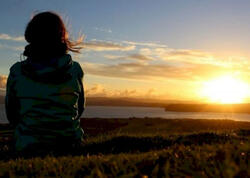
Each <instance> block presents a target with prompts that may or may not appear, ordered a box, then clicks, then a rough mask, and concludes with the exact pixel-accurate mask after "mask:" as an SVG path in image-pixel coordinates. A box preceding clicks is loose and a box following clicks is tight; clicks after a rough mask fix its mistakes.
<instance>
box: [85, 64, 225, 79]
mask: <svg viewBox="0 0 250 178" xmlns="http://www.w3.org/2000/svg"><path fill="white" fill-rule="evenodd" d="M82 66H83V68H84V69H85V71H86V73H87V74H91V75H97V76H105V77H112V78H125V79H137V80H166V79H178V80H201V79H208V78H211V77H214V76H218V75H220V74H225V73H228V72H229V71H230V69H228V68H225V67H223V66H217V65H212V64H193V63H182V65H179V66H177V65H173V64H145V63H140V62H131V63H119V64H93V63H88V62H86V63H82Z"/></svg>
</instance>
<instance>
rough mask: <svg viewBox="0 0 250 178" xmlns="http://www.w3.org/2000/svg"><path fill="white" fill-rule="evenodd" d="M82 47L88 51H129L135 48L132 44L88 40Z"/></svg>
mask: <svg viewBox="0 0 250 178" xmlns="http://www.w3.org/2000/svg"><path fill="white" fill-rule="evenodd" d="M83 47H84V49H86V50H90V51H131V50H134V49H135V46H134V45H126V46H125V45H122V44H118V43H114V42H110V41H97V40H94V41H89V42H85V43H84V44H83Z"/></svg>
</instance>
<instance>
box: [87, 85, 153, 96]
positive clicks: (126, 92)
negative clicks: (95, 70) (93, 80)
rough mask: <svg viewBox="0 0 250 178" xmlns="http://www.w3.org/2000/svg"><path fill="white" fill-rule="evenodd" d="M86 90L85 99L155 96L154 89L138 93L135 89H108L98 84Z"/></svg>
mask: <svg viewBox="0 0 250 178" xmlns="http://www.w3.org/2000/svg"><path fill="white" fill-rule="evenodd" d="M85 88H87V90H86V91H85V94H86V96H87V97H117V98H119V97H126V98H127V97H128V98H134V97H143V98H150V97H155V96H157V95H158V94H157V92H156V89H154V88H150V89H148V90H146V91H145V92H141V91H140V92H139V91H138V90H136V89H119V90H118V89H110V88H108V87H106V88H105V87H104V86H103V85H100V84H94V85H93V86H91V87H90V88H88V87H85Z"/></svg>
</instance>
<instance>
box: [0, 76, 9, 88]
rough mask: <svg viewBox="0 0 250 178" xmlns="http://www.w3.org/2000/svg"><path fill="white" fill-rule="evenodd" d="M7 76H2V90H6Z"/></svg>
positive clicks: (0, 80)
mask: <svg viewBox="0 0 250 178" xmlns="http://www.w3.org/2000/svg"><path fill="white" fill-rule="evenodd" d="M6 83H7V76H5V75H0V88H6Z"/></svg>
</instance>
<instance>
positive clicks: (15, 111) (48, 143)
mask: <svg viewBox="0 0 250 178" xmlns="http://www.w3.org/2000/svg"><path fill="white" fill-rule="evenodd" d="M46 20H47V21H51V22H50V23H49V24H50V25H51V28H52V29H51V31H50V26H48V27H46V29H47V32H46V34H43V35H42V36H46V35H47V36H49V37H50V38H47V39H46V40H51V43H50V41H46V40H45V37H44V38H43V39H41V38H40V36H39V33H43V31H41V30H40V29H39V25H42V26H44V24H41V23H40V22H47V21H46ZM55 23H57V25H55ZM33 26H35V27H33ZM55 28H56V29H55ZM57 28H58V29H57ZM36 30H37V31H36ZM57 33H58V34H57ZM25 38H26V40H27V41H28V42H29V44H28V45H27V46H26V48H25V52H24V55H26V56H27V59H26V60H24V61H22V62H17V63H16V64H14V65H13V66H12V67H11V69H10V74H9V77H8V82H7V94H6V113H7V118H8V120H9V121H10V123H11V124H12V125H13V126H15V139H16V150H17V151H23V150H29V149H32V148H35V147H36V146H38V147H41V146H43V147H44V148H48V149H50V148H52V147H56V146H59V145H60V146H62V144H66V145H64V146H66V147H67V146H70V145H71V144H74V143H76V142H80V141H81V139H82V136H83V130H82V129H81V128H80V116H81V114H82V112H83V110H84V90H83V84H82V79H83V71H82V69H81V66H80V65H79V64H78V63H77V62H75V61H73V60H72V59H71V56H70V55H69V54H67V51H68V50H71V51H73V52H74V49H80V48H74V44H73V43H71V42H70V41H69V40H68V38H67V34H66V29H65V27H64V24H63V22H62V20H61V19H60V17H59V16H58V15H56V14H54V13H50V12H45V13H41V14H38V15H37V16H35V17H34V18H33V19H32V20H31V22H30V23H29V24H28V26H27V28H26V32H25ZM52 38H53V39H52ZM39 42H41V43H39ZM46 42H48V43H49V45H48V46H49V47H48V46H46ZM51 48H52V49H51ZM53 49H54V50H53Z"/></svg>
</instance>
